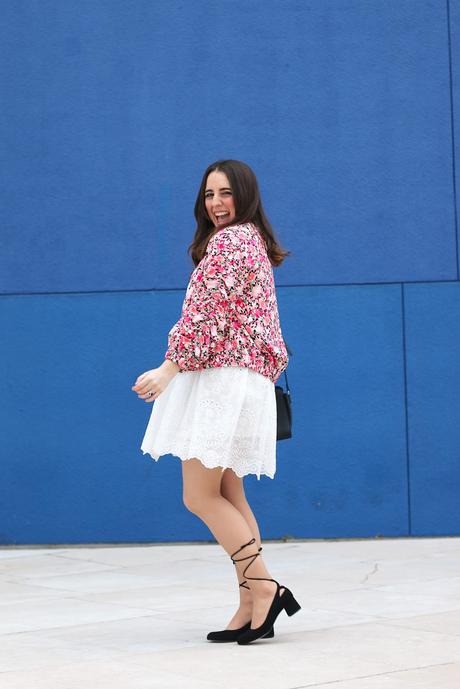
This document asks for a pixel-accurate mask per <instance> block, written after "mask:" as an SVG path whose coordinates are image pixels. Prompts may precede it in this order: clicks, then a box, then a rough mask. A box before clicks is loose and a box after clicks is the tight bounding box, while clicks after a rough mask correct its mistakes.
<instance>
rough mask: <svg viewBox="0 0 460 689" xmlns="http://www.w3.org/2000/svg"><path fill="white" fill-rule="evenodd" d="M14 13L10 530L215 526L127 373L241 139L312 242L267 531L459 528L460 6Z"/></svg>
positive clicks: (168, 319) (292, 277)
mask: <svg viewBox="0 0 460 689" xmlns="http://www.w3.org/2000/svg"><path fill="white" fill-rule="evenodd" d="M1 15H2V21H1V22H0V46H1V49H0V50H1V62H2V65H3V68H2V70H1V74H0V80H1V84H0V87H1V89H2V93H3V94H4V101H3V105H2V109H1V114H0V126H1V130H2V131H1V134H2V140H3V144H2V154H1V158H2V168H3V179H2V197H3V198H2V209H3V210H2V222H1V225H2V228H1V237H0V241H1V256H0V261H1V265H0V291H1V295H2V296H1V297H0V313H1V324H0V325H1V333H2V336H1V360H0V366H1V377H2V381H3V385H2V387H1V395H2V401H1V403H2V415H1V423H2V429H1V433H2V436H1V437H2V443H1V447H2V459H1V474H2V475H1V481H0V543H6V544H11V543H17V544H26V543H31V544H32V543H79V542H145V541H171V540H181V541H186V540H213V537H212V535H211V533H210V532H209V530H208V529H207V527H206V526H205V525H204V524H203V523H202V522H201V521H200V520H199V519H198V518H197V517H195V516H194V515H192V514H191V513H190V512H188V511H187V510H186V508H185V507H184V505H183V504H182V484H181V480H182V479H181V468H180V460H179V459H177V458H175V457H172V456H167V457H162V458H161V459H160V460H159V462H158V463H155V462H154V461H153V460H151V459H150V458H149V456H148V455H145V456H144V455H143V454H142V452H141V451H140V442H141V440H142V436H143V433H144V430H145V427H146V424H147V421H148V417H149V415H150V412H151V405H150V404H149V405H147V404H145V403H144V402H142V401H140V400H139V399H138V398H137V396H136V395H135V394H134V393H133V392H132V391H131V385H132V383H133V382H134V380H135V379H136V377H137V376H138V375H139V374H140V373H141V372H143V371H145V370H147V369H149V368H153V367H155V366H158V365H159V364H160V363H161V362H162V360H163V354H164V352H165V350H166V346H167V333H168V330H169V329H170V327H171V326H172V325H173V324H174V323H175V322H176V320H177V319H178V317H179V315H180V307H181V304H182V300H183V297H184V290H185V287H186V285H187V282H188V278H189V275H190V272H191V270H192V268H193V265H192V262H191V259H190V258H189V256H188V254H187V247H188V245H189V244H190V242H191V239H192V236H193V232H194V220H193V215H192V210H193V203H194V200H195V195H196V192H197V189H198V185H199V182H200V179H201V175H202V173H203V170H204V168H205V167H206V166H207V165H208V164H209V163H210V162H212V161H213V160H215V159H217V158H225V157H229V158H238V159H241V160H245V161H246V162H248V163H249V164H250V165H251V166H252V167H253V169H254V170H255V172H256V173H257V175H258V178H259V182H260V186H261V190H262V194H263V198H264V201H265V206H266V209H267V212H268V215H269V217H270V218H271V220H272V222H273V225H274V226H275V228H276V230H277V233H278V236H279V239H280V241H281V243H282V244H283V245H284V246H286V247H287V248H288V249H290V250H291V251H292V256H291V257H289V258H288V259H286V261H285V262H284V263H283V265H282V266H281V267H280V268H278V269H275V280H276V284H277V294H278V303H279V309H280V317H281V326H282V330H283V334H284V336H285V338H286V341H287V342H288V344H289V346H290V348H291V349H292V350H293V356H292V357H291V360H290V365H289V368H288V376H289V383H290V386H291V391H292V396H293V404H294V437H293V438H292V440H290V441H283V442H280V443H279V444H278V466H277V473H276V476H275V479H274V480H273V481H272V480H270V479H269V478H267V477H263V478H262V479H261V481H260V482H258V481H257V479H256V478H255V477H254V476H250V477H248V478H246V480H245V485H246V490H247V494H248V497H249V499H250V502H251V504H252V505H253V506H254V511H255V513H256V515H257V517H258V519H259V522H260V526H261V530H262V536H263V538H267V539H270V538H282V537H283V536H293V537H300V538H302V537H310V538H315V537H352V536H354V537H359V536H363V537H365V536H368V537H372V536H376V535H382V536H403V535H415V536H420V535H449V534H457V535H458V534H460V516H459V515H460V511H459V497H458V496H459V495H460V462H459V460H460V454H459V447H460V308H459V305H460V273H459V248H458V231H457V223H458V220H457V218H458V199H456V175H455V171H456V164H457V168H458V167H459V165H460V155H459V153H460V149H459V141H460V96H459V94H460V53H459V50H458V46H459V43H460V0H450V1H449V2H445V1H444V0H438V1H435V2H433V1H432V0H430V1H428V0H381V1H379V0H376V2H374V3H369V2H368V1H367V0H299V1H297V0H287V1H283V2H282V1H281V0H276V1H275V0H263V2H262V0H249V2H248V1H247V0H220V1H219V2H215V1H214V0H213V1H210V0H201V1H200V2H193V3H183V2H179V1H175V0H173V1H169V2H168V3H164V2H161V1H160V0H157V1H153V2H152V0H135V2H130V3H126V2H124V1H122V0H96V1H93V0H91V1H90V0H80V2H78V3H74V2H70V0H65V1H64V0H60V1H59V2H58V1H57V0H53V1H51V0H22V1H21V0H4V1H3V2H2V5H1ZM457 186H458V185H457ZM283 381H284V376H282V377H281V379H280V382H283Z"/></svg>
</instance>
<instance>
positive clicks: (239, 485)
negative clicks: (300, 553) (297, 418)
mask: <svg viewBox="0 0 460 689" xmlns="http://www.w3.org/2000/svg"><path fill="white" fill-rule="evenodd" d="M220 492H221V494H222V495H223V497H224V498H226V499H227V500H228V501H229V502H231V503H232V505H233V506H234V507H236V509H237V510H238V512H240V514H242V515H243V517H244V518H245V520H246V523H247V524H248V525H249V528H250V529H251V533H252V535H253V536H254V538H255V539H256V542H255V544H254V545H255V546H256V547H257V549H259V547H260V546H261V545H262V543H261V537H260V531H259V525H258V524H257V520H256V518H255V516H254V513H253V511H252V510H251V508H250V506H249V503H248V501H247V499H246V494H245V492H244V484H243V479H242V478H240V477H239V476H237V475H236V474H235V472H234V471H232V469H225V471H224V473H223V476H222V483H221V485H220ZM248 547H249V546H248ZM245 550H246V549H245ZM251 552H253V551H252V550H251ZM244 556H245V552H244V551H241V555H238V557H244ZM248 562H249V560H247V561H246V564H248ZM251 569H252V567H251ZM235 570H236V571H235V573H236V575H237V579H238V584H241V582H242V581H244V579H243V577H242V576H241V575H240V574H239V572H238V570H237V569H236V567H235ZM248 574H251V573H250V572H249V570H248ZM251 576H253V575H252V574H251ZM249 585H250V582H248V583H247V586H249ZM239 592H240V608H242V609H243V611H244V612H245V613H247V611H249V612H252V592H251V591H250V590H248V589H247V588H246V586H239ZM246 617H247V614H246ZM248 619H249V618H248ZM243 624H244V622H243Z"/></svg>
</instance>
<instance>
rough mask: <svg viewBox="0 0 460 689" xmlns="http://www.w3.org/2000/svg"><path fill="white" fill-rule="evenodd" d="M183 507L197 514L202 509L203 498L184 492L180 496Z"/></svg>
mask: <svg viewBox="0 0 460 689" xmlns="http://www.w3.org/2000/svg"><path fill="white" fill-rule="evenodd" d="M182 499H183V501H184V505H185V507H186V508H187V509H188V511H189V512H192V513H193V514H198V513H199V512H200V510H201V509H202V505H203V496H201V495H199V494H197V493H191V492H185V491H184V493H183V495H182Z"/></svg>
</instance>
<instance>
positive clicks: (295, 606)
mask: <svg viewBox="0 0 460 689" xmlns="http://www.w3.org/2000/svg"><path fill="white" fill-rule="evenodd" d="M255 540H256V539H255V538H253V539H252V540H250V541H249V542H248V543H244V545H242V546H241V548H240V549H239V550H237V551H236V552H235V553H233V554H232V555H231V558H232V561H233V563H235V562H241V561H242V560H249V559H251V558H252V560H251V562H250V563H249V564H248V565H246V567H245V568H244V570H243V576H245V577H246V580H247V579H252V580H254V581H273V582H274V583H275V584H276V592H275V595H274V597H273V600H272V603H271V605H270V608H269V610H268V613H267V616H266V618H265V620H264V621H263V622H262V624H261V625H260V626H259V627H256V629H252V627H251V626H249V628H248V629H246V630H245V631H243V632H241V633H240V634H239V635H238V638H237V639H236V642H237V643H238V644H239V645H240V646H243V645H246V644H250V643H251V642H252V641H256V639H261V638H263V637H265V635H266V634H267V632H268V631H269V630H270V629H272V628H273V625H274V623H275V620H276V618H277V617H278V615H279V614H280V612H281V611H282V610H286V613H287V614H288V615H289V616H291V615H294V614H295V613H296V612H298V611H299V610H300V605H299V603H298V602H297V601H296V599H295V598H294V596H293V595H292V591H291V590H290V589H288V588H287V587H286V586H282V585H281V584H280V583H279V582H278V581H276V579H267V578H266V577H248V576H247V574H246V570H247V569H248V567H250V566H251V565H252V563H253V562H254V560H255V559H256V557H258V555H259V554H260V553H259V552H257V553H254V554H253V555H248V557H242V558H240V559H238V560H234V559H233V556H234V555H237V554H238V553H239V552H240V551H241V550H243V548H246V546H248V545H252V544H253V543H255ZM259 551H260V549H259ZM246 580H245V581H246ZM281 589H283V591H282V592H281Z"/></svg>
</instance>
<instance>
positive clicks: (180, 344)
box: [165, 223, 289, 383]
mask: <svg viewBox="0 0 460 689" xmlns="http://www.w3.org/2000/svg"><path fill="white" fill-rule="evenodd" d="M165 358H166V359H171V360H172V361H175V362H176V364H177V365H178V366H179V368H180V369H181V371H195V370H199V369H203V368H219V367H221V366H245V367H247V368H251V369H253V370H254V371H257V372H258V373H261V374H262V375H264V376H266V377H268V378H270V380H272V382H273V383H275V382H276V380H277V379H278V377H279V376H280V374H281V373H282V372H283V371H284V369H285V368H287V365H288V361H289V358H288V355H287V351H286V346H285V344H284V340H283V337H282V334H281V329H280V322H279V313H278V305H277V300H276V292H275V283H274V278H273V267H272V265H271V263H270V260H269V258H268V255H267V251H266V247H265V242H264V240H263V237H262V235H261V233H260V232H259V230H258V228H257V226H256V225H255V224H254V223H240V224H236V225H228V226H227V227H224V228H223V229H222V230H219V231H218V232H217V233H216V234H215V235H214V236H213V237H212V238H211V239H210V240H209V243H208V246H207V248H206V253H205V254H204V256H203V258H202V259H201V261H200V263H199V264H198V265H197V266H196V268H195V270H194V271H193V273H192V275H191V276H190V281H189V284H188V287H187V291H186V294H185V299H184V302H183V304H182V313H181V317H180V319H179V320H178V321H177V323H176V324H175V325H174V326H173V327H172V328H171V330H170V331H169V333H168V348H167V351H166V353H165Z"/></svg>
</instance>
